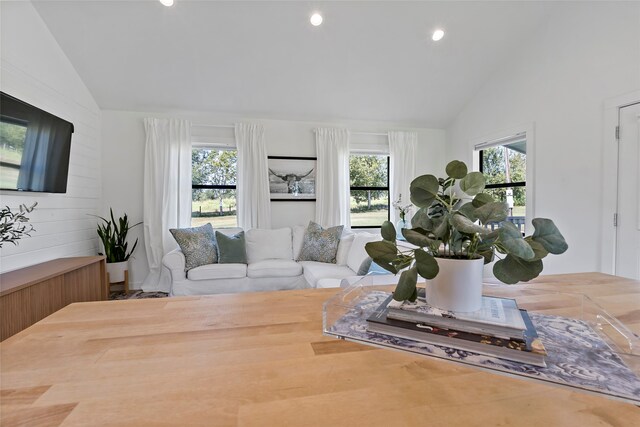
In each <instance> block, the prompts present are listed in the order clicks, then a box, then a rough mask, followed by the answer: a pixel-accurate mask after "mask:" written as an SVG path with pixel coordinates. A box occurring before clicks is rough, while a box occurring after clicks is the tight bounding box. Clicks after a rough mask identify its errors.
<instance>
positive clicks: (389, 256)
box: [364, 240, 398, 264]
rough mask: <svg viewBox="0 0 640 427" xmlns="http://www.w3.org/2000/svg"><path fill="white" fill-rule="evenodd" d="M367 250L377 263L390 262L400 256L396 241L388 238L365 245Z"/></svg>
mask: <svg viewBox="0 0 640 427" xmlns="http://www.w3.org/2000/svg"><path fill="white" fill-rule="evenodd" d="M364 249H365V251H367V254H369V256H370V257H371V259H373V260H374V261H375V262H376V264H380V263H390V262H392V261H393V260H394V259H396V258H397V256H398V249H397V248H396V245H395V244H394V243H391V242H389V241H387V240H382V241H379V242H369V243H367V244H366V245H364Z"/></svg>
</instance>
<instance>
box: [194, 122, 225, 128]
mask: <svg viewBox="0 0 640 427" xmlns="http://www.w3.org/2000/svg"><path fill="white" fill-rule="evenodd" d="M191 126H196V127H203V128H235V126H234V125H205V124H201V123H191Z"/></svg>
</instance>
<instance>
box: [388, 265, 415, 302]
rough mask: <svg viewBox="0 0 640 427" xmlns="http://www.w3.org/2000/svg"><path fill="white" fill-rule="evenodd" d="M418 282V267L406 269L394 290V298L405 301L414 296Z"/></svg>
mask: <svg viewBox="0 0 640 427" xmlns="http://www.w3.org/2000/svg"><path fill="white" fill-rule="evenodd" d="M416 283H418V269H417V268H416V267H413V268H410V269H408V270H405V271H403V272H402V274H400V279H398V285H397V286H396V290H395V291H394V292H393V299H394V300H396V301H405V300H408V299H410V298H412V297H413V294H414V292H415V289H416Z"/></svg>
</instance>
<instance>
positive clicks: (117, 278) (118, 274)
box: [107, 261, 129, 283]
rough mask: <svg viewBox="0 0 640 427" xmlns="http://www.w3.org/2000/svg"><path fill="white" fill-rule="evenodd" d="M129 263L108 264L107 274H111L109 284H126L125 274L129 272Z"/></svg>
mask: <svg viewBox="0 0 640 427" xmlns="http://www.w3.org/2000/svg"><path fill="white" fill-rule="evenodd" d="M128 266H129V261H122V262H108V263H107V273H109V283H120V282H124V272H125V271H127V268H128Z"/></svg>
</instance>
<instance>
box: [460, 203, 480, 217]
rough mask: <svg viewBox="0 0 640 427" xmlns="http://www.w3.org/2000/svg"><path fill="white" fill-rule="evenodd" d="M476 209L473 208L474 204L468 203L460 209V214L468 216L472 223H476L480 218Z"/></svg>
mask: <svg viewBox="0 0 640 427" xmlns="http://www.w3.org/2000/svg"><path fill="white" fill-rule="evenodd" d="M475 211H476V208H475V207H474V206H473V203H472V202H467V203H465V204H463V205H462V206H460V207H459V208H458V213H460V214H462V215H464V216H466V217H467V218H469V219H470V220H471V221H473V222H476V221H477V220H478V216H477V215H476V212H475Z"/></svg>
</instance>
